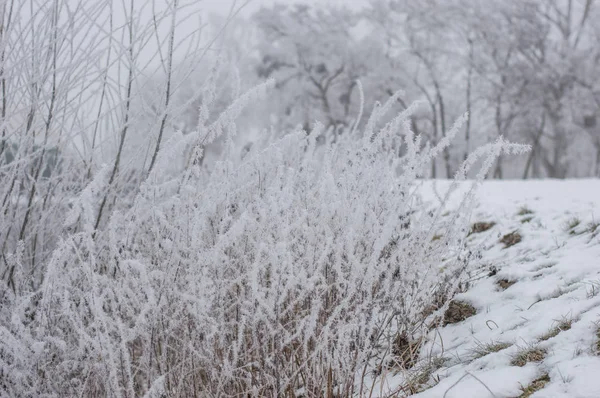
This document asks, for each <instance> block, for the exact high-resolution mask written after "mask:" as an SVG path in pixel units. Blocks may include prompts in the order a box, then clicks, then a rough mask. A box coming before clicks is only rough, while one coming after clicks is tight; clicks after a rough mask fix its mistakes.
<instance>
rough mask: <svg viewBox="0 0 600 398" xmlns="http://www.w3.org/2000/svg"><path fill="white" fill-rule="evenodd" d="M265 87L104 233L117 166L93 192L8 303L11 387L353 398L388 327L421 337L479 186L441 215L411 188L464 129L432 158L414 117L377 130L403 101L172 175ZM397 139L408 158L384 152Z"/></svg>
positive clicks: (490, 150)
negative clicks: (353, 121)
mask: <svg viewBox="0 0 600 398" xmlns="http://www.w3.org/2000/svg"><path fill="white" fill-rule="evenodd" d="M269 84H271V83H268V84H267V86H268V85H269ZM267 86H260V87H258V88H257V89H255V90H252V91H250V92H249V93H248V94H247V95H245V96H242V97H241V98H240V99H239V100H238V101H237V102H236V103H234V104H233V105H232V106H231V107H230V108H229V109H228V110H227V111H225V112H224V114H223V115H221V117H219V118H217V119H216V121H215V122H213V123H212V124H210V125H205V123H206V119H201V120H200V124H199V126H198V130H197V132H195V133H193V134H190V135H187V136H182V135H179V136H177V135H176V136H174V137H173V138H172V139H171V140H170V141H169V142H168V143H166V145H165V147H164V148H163V149H162V150H161V152H160V153H159V156H158V160H157V162H158V163H157V167H155V168H154V169H153V172H152V174H151V175H150V176H149V177H148V179H147V180H146V181H145V182H144V183H143V184H142V185H141V187H140V189H139V193H138V194H137V196H136V198H135V201H134V203H133V205H132V206H131V207H130V208H129V209H127V210H125V211H123V212H121V213H116V212H115V213H113V214H111V215H110V218H109V220H108V223H107V225H106V227H105V228H103V229H101V230H95V229H94V227H93V226H94V221H95V219H94V218H95V214H96V212H97V209H98V206H99V202H100V200H101V195H100V194H99V193H100V192H102V187H103V185H105V184H106V183H107V173H106V172H101V173H99V174H98V175H97V177H96V178H95V179H94V181H93V182H92V183H91V184H90V185H89V186H88V188H87V189H85V190H84V191H83V192H82V194H81V195H80V198H79V200H78V201H76V202H75V203H74V204H73V207H72V210H71V214H69V216H68V217H67V224H68V225H69V226H70V228H71V230H72V231H73V232H71V233H70V234H68V235H66V236H65V237H64V239H63V240H62V241H61V243H60V244H59V245H58V247H57V249H56V250H55V251H54V253H53V255H52V258H51V260H50V261H49V264H48V266H47V270H46V273H45V276H44V280H43V283H42V285H41V287H40V288H39V289H38V290H35V291H31V292H29V293H24V294H22V295H21V296H20V297H16V298H11V299H10V300H12V301H11V303H10V310H7V309H4V310H3V311H5V312H6V311H9V312H10V314H9V313H6V314H3V325H2V327H1V328H0V333H1V334H2V337H3V338H2V340H1V341H2V342H1V343H0V358H1V359H2V362H1V367H0V372H1V374H2V376H3V380H4V381H3V383H2V384H0V388H1V389H2V390H3V392H5V393H8V394H9V395H10V394H13V395H31V396H33V395H37V396H43V395H52V394H55V393H56V392H57V391H58V392H60V394H67V395H80V394H82V395H86V396H95V395H102V396H122V397H130V396H131V397H133V396H141V395H143V394H146V393H147V394H149V396H160V394H163V393H164V394H166V396H180V397H185V396H193V395H194V394H196V395H197V396H241V395H249V396H256V397H259V396H260V397H265V396H266V397H269V396H270V397H276V396H283V395H286V394H288V393H290V392H295V393H299V392H301V391H303V392H304V393H305V394H307V395H308V396H321V395H323V394H325V395H327V396H333V392H335V393H336V394H337V395H344V396H351V395H358V394H364V393H366V391H367V390H368V389H369V388H370V386H368V385H365V384H364V383H365V381H366V378H365V377H364V375H365V374H366V373H365V369H368V368H369V367H370V366H372V364H373V361H375V359H380V358H381V355H385V352H386V350H385V346H386V344H389V343H388V341H389V339H388V338H387V337H388V336H389V333H392V332H393V333H404V332H406V333H411V334H415V333H417V334H418V333H422V331H421V332H420V331H419V330H416V327H417V325H418V324H419V321H421V320H422V319H421V318H422V314H423V312H424V310H425V309H426V308H428V307H431V305H432V302H431V301H432V300H433V297H435V296H436V295H435V294H433V293H434V292H435V291H436V290H438V289H439V288H440V281H443V282H442V283H443V287H444V289H445V290H444V291H445V292H446V293H447V294H448V297H449V296H451V294H452V292H453V290H455V289H456V286H457V285H458V282H459V280H460V277H461V275H462V272H463V270H464V269H465V268H466V267H467V266H468V264H469V261H470V259H471V256H470V253H465V252H464V242H463V240H464V238H465V236H466V232H467V231H468V229H469V228H468V227H469V224H468V217H465V216H467V215H468V212H469V210H470V208H471V202H472V200H473V196H472V192H473V191H472V190H471V191H470V192H469V193H468V194H467V195H466V196H465V197H464V198H463V200H462V202H461V203H460V205H459V206H458V208H457V209H456V210H453V213H452V214H451V216H450V217H443V218H442V217H440V214H442V213H443V212H445V210H444V206H440V207H437V208H434V209H428V208H427V207H426V206H424V205H423V203H422V201H421V200H420V199H419V194H418V180H417V179H418V178H419V176H420V175H421V172H422V171H423V170H424V169H425V168H426V167H427V166H428V164H429V162H430V161H431V159H432V158H434V157H435V156H437V155H438V154H439V153H440V152H441V151H442V150H443V148H444V146H446V145H449V144H450V141H451V139H452V138H453V137H454V135H455V134H456V132H457V131H458V129H459V128H460V125H461V124H460V123H461V122H462V120H459V121H458V122H457V123H456V125H455V126H454V127H453V128H452V130H451V131H449V132H448V134H447V135H446V138H445V139H444V140H443V141H442V142H441V143H440V144H439V145H438V146H436V147H435V148H425V149H421V145H420V137H415V136H414V135H413V133H412V132H411V130H410V127H409V119H408V118H409V116H410V112H411V111H412V109H414V107H411V108H409V109H408V110H407V111H405V112H403V113H401V114H399V115H398V116H397V117H395V118H393V119H392V120H391V121H389V122H387V123H386V124H385V125H384V126H382V127H377V125H378V122H379V121H380V120H381V118H382V117H383V116H384V115H385V114H386V113H387V112H388V111H389V110H390V108H391V106H392V104H394V103H395V101H396V99H395V97H392V98H390V100H389V101H388V102H387V103H386V104H384V105H382V106H379V107H376V108H375V109H374V111H373V113H372V116H371V119H370V120H369V121H368V123H367V126H366V130H365V131H364V132H363V134H362V136H361V137H359V136H357V135H356V134H353V133H351V132H348V133H347V134H345V135H342V136H340V137H338V139H337V142H336V143H335V144H332V143H326V144H324V145H317V144H316V140H315V137H317V136H318V135H319V134H320V133H322V131H321V130H320V129H322V128H321V127H320V126H318V127H316V129H315V131H312V132H311V133H310V134H308V135H307V134H306V133H305V132H303V131H296V132H294V133H292V134H289V135H286V136H284V137H283V138H281V139H279V140H277V141H275V142H272V143H271V144H270V145H268V146H266V147H264V148H262V149H257V148H255V149H253V150H251V151H250V152H249V153H248V154H247V156H245V157H244V159H243V160H242V161H241V163H234V162H233V161H230V160H229V159H231V158H232V157H227V156H225V157H224V158H223V160H222V161H220V162H218V163H217V165H216V166H215V167H214V169H213V170H212V171H211V172H207V171H206V170H205V169H203V168H202V167H201V166H200V165H199V162H194V159H193V158H191V159H189V161H188V162H185V165H184V166H182V167H180V169H179V170H178V171H177V170H175V171H174V170H173V167H170V168H168V170H169V172H168V173H161V166H160V165H161V164H170V165H172V161H171V160H172V159H177V158H178V157H180V156H182V154H183V153H185V151H186V148H189V147H191V148H196V149H195V150H194V151H192V152H191V154H192V156H201V151H202V147H203V145H205V144H206V143H207V142H209V141H210V140H212V139H214V138H215V137H216V136H218V135H219V134H222V133H224V132H226V133H227V134H232V133H233V132H234V131H235V124H234V118H235V116H236V115H237V114H239V110H240V109H241V107H242V106H244V105H245V104H246V103H248V102H250V101H253V100H256V98H257V97H258V96H259V95H260V94H261V93H262V92H263V91H264V90H265V88H266V87H267ZM398 137H402V139H403V141H404V144H405V145H406V155H404V156H403V157H401V158H398V157H397V152H395V151H394V152H391V151H386V150H385V149H383V148H385V147H386V145H384V143H385V142H386V140H390V139H392V138H398ZM228 141H229V142H230V143H231V140H228ZM230 148H233V145H230ZM515 150H522V148H521V147H519V146H513V145H510V144H506V143H504V142H503V141H499V142H497V143H495V144H492V145H489V146H487V147H484V148H481V149H479V150H477V151H476V152H475V153H474V154H473V155H472V156H471V157H470V158H468V159H467V161H466V162H465V164H464V165H463V167H462V168H461V170H460V171H459V173H458V175H457V179H458V180H460V179H464V178H465V175H466V172H467V171H468V169H469V168H470V167H471V166H472V165H473V164H474V162H475V161H476V160H477V158H478V157H481V156H484V157H485V159H484V162H483V166H482V167H483V168H482V170H481V172H480V174H479V177H480V178H483V176H484V175H485V173H486V172H487V170H488V169H489V168H490V165H491V164H492V161H493V159H494V157H495V156H497V155H498V154H499V153H500V152H502V151H504V152H512V151H515ZM231 152H233V149H231ZM165 170H166V168H165ZM474 185H476V184H475V183H474ZM451 190H452V189H451ZM449 195H450V193H448V194H447V196H446V200H447V198H448V196H449ZM440 231H443V233H442V237H441V238H440V239H436V240H433V239H432V238H433V236H434V234H436V233H438V234H439V233H440ZM15 261H18V259H15ZM438 300H439V298H438ZM440 311H443V309H440ZM8 319H10V322H5V321H4V320H8ZM387 351H389V350H387ZM361 375H362V377H361ZM152 394H155V395H152Z"/></svg>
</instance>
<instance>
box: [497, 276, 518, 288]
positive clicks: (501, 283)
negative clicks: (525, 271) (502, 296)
mask: <svg viewBox="0 0 600 398" xmlns="http://www.w3.org/2000/svg"><path fill="white" fill-rule="evenodd" d="M515 283H517V281H511V280H509V279H506V278H503V279H500V280H498V281H497V282H496V284H497V285H498V286H500V288H501V289H502V290H506V289H508V288H509V287H511V286H512V285H514V284H515Z"/></svg>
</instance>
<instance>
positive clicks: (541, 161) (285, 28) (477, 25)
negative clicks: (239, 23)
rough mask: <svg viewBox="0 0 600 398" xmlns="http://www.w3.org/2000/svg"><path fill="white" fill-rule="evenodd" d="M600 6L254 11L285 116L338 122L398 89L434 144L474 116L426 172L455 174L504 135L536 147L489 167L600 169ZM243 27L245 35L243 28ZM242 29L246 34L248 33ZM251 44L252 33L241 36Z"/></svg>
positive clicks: (532, 172) (521, 171) (449, 1)
mask: <svg viewBox="0 0 600 398" xmlns="http://www.w3.org/2000/svg"><path fill="white" fill-rule="evenodd" d="M599 12H600V9H598V4H597V3H596V2H594V0H544V1H541V0H507V1H486V0H428V1H410V0H392V1H372V2H371V3H370V5H368V6H367V7H366V8H364V9H362V10H349V9H342V8H334V7H327V6H326V5H323V6H319V7H314V8H310V7H308V6H304V5H301V6H274V7H271V8H265V9H263V10H261V11H259V12H257V13H256V14H255V15H254V16H253V18H252V21H253V22H255V23H257V26H258V32H259V34H258V35H256V36H255V40H256V42H255V43H256V46H257V48H258V54H256V55H255V59H256V64H254V65H252V68H253V69H254V71H255V74H256V75H257V76H258V77H260V78H265V77H274V78H276V79H277V82H278V83H277V90H276V94H275V96H273V97H271V99H273V103H274V104H275V106H277V107H278V109H279V110H280V112H278V115H279V123H280V124H281V126H283V127H285V126H287V127H289V126H293V125H295V124H296V123H300V124H302V125H304V126H308V125H311V124H312V123H313V120H322V121H323V122H324V123H327V124H328V125H330V126H333V127H335V128H336V129H338V130H339V131H340V132H343V131H344V130H346V129H347V128H348V126H350V125H351V124H352V123H353V121H354V120H355V118H356V113H357V109H358V104H359V102H360V99H359V95H358V93H357V88H356V84H355V82H356V80H357V79H360V80H361V82H362V84H363V86H364V87H365V93H366V94H367V109H370V108H371V107H372V106H373V103H374V101H375V100H381V99H382V98H386V97H387V96H389V95H391V94H392V93H393V92H395V91H396V90H397V89H402V90H404V91H405V94H404V95H403V96H401V98H399V100H398V102H399V107H406V106H408V105H409V104H410V103H411V102H412V101H414V100H423V101H425V102H426V104H427V106H426V107H425V108H424V109H422V110H421V111H419V112H417V113H416V114H415V115H414V116H413V117H412V119H411V121H412V126H413V129H414V130H415V132H417V133H421V134H423V137H424V140H423V145H425V144H426V143H430V144H431V145H435V144H436V143H437V142H439V140H440V139H441V138H442V137H443V136H444V131H446V130H447V129H448V126H449V125H450V124H451V123H452V121H453V120H454V119H456V118H457V117H458V116H459V115H461V114H462V113H463V112H465V111H467V112H469V115H470V119H469V121H468V122H467V123H466V124H465V126H463V129H462V131H461V133H460V136H459V137H458V140H457V141H455V143H454V145H453V146H452V147H451V148H449V149H448V150H447V151H445V152H444V154H443V156H442V158H441V159H440V160H439V161H438V162H436V163H435V164H432V166H431V171H430V174H429V176H433V177H438V178H450V177H452V176H453V175H454V173H455V172H456V169H457V167H458V165H459V164H460V162H461V161H462V160H463V159H464V158H465V155H466V153H468V152H469V151H470V150H471V149H472V148H474V147H476V146H478V145H480V144H481V143H485V142H490V141H492V140H494V139H496V138H497V137H499V136H503V137H505V138H507V139H509V140H512V141H517V142H521V143H526V144H529V145H531V146H532V151H531V153H530V154H529V156H527V157H523V158H521V159H518V160H517V161H515V160H514V159H513V160H510V161H504V159H502V158H501V159H499V160H498V162H497V164H496V166H495V169H494V172H493V173H492V175H491V177H495V178H544V177H550V178H567V177H584V176H587V177H590V176H593V177H597V176H600V123H599V119H600V83H599V82H600V46H598V43H599V40H600V14H599ZM238 37H239V36H238ZM246 40H247V39H246ZM244 45H246V42H244Z"/></svg>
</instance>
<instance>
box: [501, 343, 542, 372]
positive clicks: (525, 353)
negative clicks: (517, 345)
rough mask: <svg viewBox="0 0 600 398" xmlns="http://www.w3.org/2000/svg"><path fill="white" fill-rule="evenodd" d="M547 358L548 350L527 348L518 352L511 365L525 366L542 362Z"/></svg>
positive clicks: (534, 347)
mask: <svg viewBox="0 0 600 398" xmlns="http://www.w3.org/2000/svg"><path fill="white" fill-rule="evenodd" d="M545 357H546V350H545V349H543V348H539V347H536V346H533V347H527V348H524V349H522V350H520V351H519V352H517V353H516V354H515V355H514V356H513V358H512V360H511V362H510V364H511V365H512V366H520V367H521V366H525V365H526V364H528V363H529V362H541V361H543V360H544V358H545Z"/></svg>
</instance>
